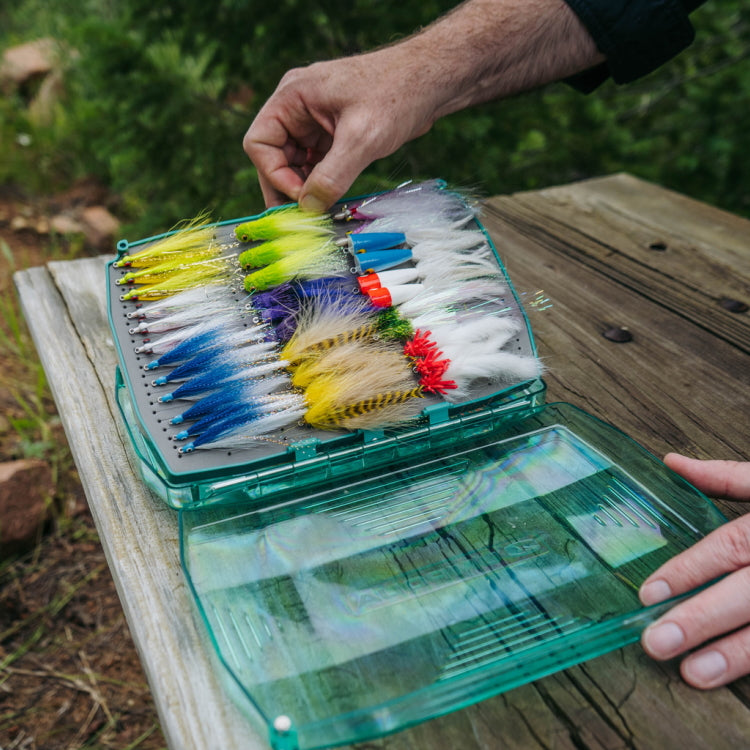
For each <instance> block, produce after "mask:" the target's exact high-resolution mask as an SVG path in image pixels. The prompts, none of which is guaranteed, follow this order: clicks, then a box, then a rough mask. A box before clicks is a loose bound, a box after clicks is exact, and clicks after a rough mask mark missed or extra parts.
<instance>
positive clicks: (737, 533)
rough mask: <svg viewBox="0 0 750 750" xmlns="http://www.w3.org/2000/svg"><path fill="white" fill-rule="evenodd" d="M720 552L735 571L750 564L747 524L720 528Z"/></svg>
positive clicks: (732, 524)
mask: <svg viewBox="0 0 750 750" xmlns="http://www.w3.org/2000/svg"><path fill="white" fill-rule="evenodd" d="M719 539H720V544H721V548H720V552H721V554H722V555H723V557H724V558H725V560H726V561H727V564H728V565H729V566H730V569H737V568H740V567H743V566H745V565H748V564H750V526H748V524H747V523H736V522H735V523H728V524H726V526H722V527H721V534H720V535H719Z"/></svg>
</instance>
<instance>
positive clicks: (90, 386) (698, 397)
mask: <svg viewBox="0 0 750 750" xmlns="http://www.w3.org/2000/svg"><path fill="white" fill-rule="evenodd" d="M483 221H484V223H485V226H486V227H487V229H488V230H489V232H490V234H491V235H492V237H493V240H494V241H495V243H496V246H497V248H498V250H499V252H500V254H501V256H502V258H503V260H504V262H505V264H506V266H507V268H508V271H509V273H510V276H511V278H512V279H513V281H514V284H515V286H516V288H517V290H518V291H519V292H520V293H521V294H524V293H525V294H528V295H530V296H533V294H534V293H535V292H536V291H537V290H539V289H543V290H544V293H545V295H546V296H547V297H549V299H550V300H551V302H552V307H551V308H550V309H547V310H545V311H543V312H542V311H537V310H535V309H531V310H530V311H529V314H530V316H531V324H532V328H533V330H534V332H535V338H536V341H537V346H538V349H539V353H540V355H541V357H542V359H543V361H544V363H545V365H546V368H547V375H546V376H545V379H546V382H547V384H548V398H547V400H548V401H567V402H570V403H573V404H575V405H577V406H581V407H582V408H584V409H585V410H586V411H588V412H590V413H592V414H594V415H596V416H598V417H600V418H602V419H604V420H605V421H607V422H610V423H612V424H614V425H615V426H617V427H619V428H620V429H622V430H623V431H624V432H626V433H628V434H629V435H631V436H632V437H633V438H635V439H636V440H638V441H639V442H640V443H641V444H642V445H644V446H645V447H646V448H647V449H649V450H650V451H652V452H653V453H655V454H656V455H662V454H663V453H664V452H666V451H668V450H678V451H682V452H685V453H687V454H690V455H695V456H700V457H715V458H729V459H749V458H750V418H749V417H750V356H748V355H749V354H750V313H748V312H747V303H749V302H750V221H747V220H746V219H743V218H739V217H737V216H733V215H731V214H729V213H726V212H723V211H720V210H718V209H716V208H712V207H711V206H708V205H705V204H702V203H699V202H697V201H694V200H691V199H689V198H686V197H684V196H682V195H679V194H677V193H674V192H671V191H668V190H665V189H663V188H660V187H658V186H655V185H653V184H650V183H647V182H644V181H642V180H639V179H636V178H634V177H632V176H630V175H627V174H618V175H613V176H609V177H603V178H598V179H592V180H586V181H583V182H577V183H574V184H570V185H563V186H560V187H552V188H548V189H544V190H537V191H532V192H524V193H519V194H515V195H508V196H497V197H493V198H490V199H489V200H488V201H487V202H486V208H485V211H484V215H483ZM106 260H108V258H104V257H102V258H86V259H80V260H73V261H57V262H51V263H49V264H48V265H47V266H46V267H40V268H32V269H29V270H26V271H21V272H19V273H18V274H16V284H17V287H18V290H19V293H20V297H21V302H22V306H23V310H24V313H25V316H26V319H27V321H28V323H29V326H30V328H31V331H32V335H33V337H34V340H35V342H36V346H37V348H38V351H39V354H40V357H41V359H42V363H43V365H44V368H45V370H46V373H47V377H48V379H49V382H50V386H51V389H52V392H53V394H54V397H55V400H56V402H57V406H58V409H59V412H60V415H61V418H62V420H63V423H64V425H65V430H66V433H67V436H68V439H69V441H70V445H71V449H72V452H73V455H74V457H75V460H76V463H77V465H78V470H79V473H80V476H81V480H82V482H83V486H84V489H85V492H86V496H87V498H88V502H89V505H90V507H91V511H92V513H93V516H94V519H95V521H96V525H97V528H98V531H99V534H100V537H101V542H102V545H103V547H104V550H105V552H106V555H107V559H108V562H109V566H110V569H111V572H112V576H113V578H114V581H115V584H116V586H117V590H118V592H119V595H120V598H121V601H122V606H123V609H124V611H125V615H126V617H127V620H128V624H129V626H130V630H131V632H132V636H133V639H134V640H135V643H136V645H137V647H138V650H139V652H140V655H141V659H142V662H143V666H144V669H145V671H146V675H147V677H148V680H149V684H150V686H151V689H152V692H153V696H154V701H155V704H156V708H157V710H158V713H159V716H160V719H161V724H162V729H163V732H164V735H165V737H166V739H167V742H168V743H169V746H170V747H171V748H174V749H176V750H189V749H190V748H196V749H200V750H206V749H208V748H220V749H221V750H232V749H234V748H237V749H239V748H242V749H243V750H245V749H247V750H251V749H253V748H265V747H267V746H268V740H267V738H266V736H265V735H264V734H263V732H262V730H261V729H259V728H257V727H255V726H254V725H251V724H250V723H248V721H247V719H246V718H245V717H244V715H243V713H242V712H241V710H240V709H239V708H238V707H237V706H236V704H235V703H234V702H233V701H232V699H231V698H230V697H229V696H228V693H227V687H226V684H225V682H224V681H223V680H222V679H221V677H220V670H221V669H222V667H221V666H220V664H219V662H218V660H217V658H216V657H215V656H214V653H213V651H212V649H211V647H210V644H209V641H208V640H207V638H206V637H205V631H204V625H203V623H202V621H201V620H200V617H199V614H198V612H197V610H196V608H195V606H194V604H193V600H192V597H191V595H190V592H189V590H188V587H187V584H186V581H185V578H184V576H183V573H182V571H181V568H180V560H179V542H178V528H177V515H176V512H175V511H173V510H171V509H170V508H168V507H167V506H166V505H165V504H164V503H163V502H162V501H161V500H159V499H157V498H156V497H155V496H154V495H152V494H151V493H150V492H149V491H148V490H147V489H146V487H145V486H144V484H143V483H142V481H141V480H140V478H139V476H138V473H137V468H136V460H135V458H134V456H133V453H132V450H131V447H130V444H129V440H128V438H127V436H126V433H125V431H124V428H123V425H122V424H121V420H120V416H119V413H118V411H117V407H116V405H115V399H114V391H115V380H114V374H115V365H116V354H115V349H114V346H113V342H112V338H111V335H110V331H109V326H108V323H107V314H106V301H105V277H104V264H105V261H106ZM620 328H625V329H627V331H628V332H629V333H630V334H631V335H632V340H630V341H626V342H616V341H612V340H610V339H609V338H607V337H605V336H604V335H603V334H604V333H605V331H607V330H609V329H615V330H618V329H620ZM718 505H719V507H720V508H721V509H722V510H723V511H724V512H725V513H726V514H727V515H728V516H730V517H733V516H735V515H737V514H739V513H741V512H742V511H743V508H742V506H741V505H740V504H730V503H718ZM365 746H366V747H368V748H375V747H377V748H382V749H383V750H402V749H404V750H405V749H406V748H410V749H412V748H413V749H416V748H421V749H422V750H426V749H428V748H429V749H430V750H431V749H432V748H434V747H443V748H461V749H462V750H475V749H479V748H483V749H487V750H489V749H490V748H491V749H493V750H494V749H495V748H504V749H505V750H512V749H514V748H523V749H524V750H526V749H529V748H606V749H607V750H612V749H613V748H639V749H643V750H649V749H652V748H653V749H657V748H658V749H660V750H661V749H664V748H679V749H680V750H687V749H688V748H711V749H712V750H720V749H721V748H732V749H733V750H735V749H736V748H743V747H750V680H748V679H747V678H746V679H743V680H740V681H738V682H736V683H735V684H733V685H731V686H730V687H726V688H721V689H717V690H713V691H710V692H700V691H697V690H694V689H692V688H690V687H688V686H686V685H685V684H684V683H683V682H682V680H681V679H680V676H679V672H678V664H677V662H670V663H664V664H659V663H656V662H653V661H651V660H650V659H649V658H647V657H646V656H645V654H644V653H643V651H642V650H641V648H640V646H639V645H638V644H634V645H632V646H628V647H626V648H623V649H620V650H618V651H616V652H613V653H610V654H608V655H605V656H601V657H599V658H597V659H593V660H591V661H589V662H587V663H584V664H582V665H580V666H576V667H573V668H570V669H567V670H565V671H564V672H560V673H558V674H555V675H552V676H550V677H546V678H544V679H541V680H538V681H536V682H534V683H533V684H529V685H526V686H524V687H520V688H517V689H515V690H512V691H510V692H508V693H506V694H503V695H499V696H497V697H494V698H491V699H489V700H485V701H483V702H481V703H479V704H477V705H474V706H471V707H469V708H466V709H463V710H461V711H458V712H455V713H453V714H451V715H448V716H445V717H442V718H439V719H435V720H433V721H430V722H427V723H425V724H422V725H419V726H416V727H413V728H411V729H409V730H406V731H403V732H400V733H397V734H395V735H392V736H390V737H388V738H385V739H382V740H377V741H375V742H372V743H366V745H365Z"/></svg>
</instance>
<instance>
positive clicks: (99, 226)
mask: <svg viewBox="0 0 750 750" xmlns="http://www.w3.org/2000/svg"><path fill="white" fill-rule="evenodd" d="M80 220H81V225H82V226H83V231H84V234H85V235H86V239H87V240H88V241H89V243H90V244H91V245H93V246H94V247H95V248H97V249H99V250H104V249H106V248H108V247H109V245H111V243H112V241H113V240H114V237H115V235H116V234H117V232H119V231H120V222H119V221H118V220H117V219H116V218H115V217H114V216H113V215H112V214H111V213H110V212H109V211H108V210H107V209H106V208H105V207H104V206H88V207H87V208H84V209H83V210H82V211H81V216H80Z"/></svg>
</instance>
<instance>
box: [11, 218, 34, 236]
mask: <svg viewBox="0 0 750 750" xmlns="http://www.w3.org/2000/svg"><path fill="white" fill-rule="evenodd" d="M10 228H11V229H12V230H13V231H14V232H20V231H22V230H24V229H28V228H29V220H28V219H27V218H26V217H25V216H18V215H17V216H14V217H13V218H12V219H11V220H10Z"/></svg>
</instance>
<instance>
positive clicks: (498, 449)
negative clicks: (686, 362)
mask: <svg viewBox="0 0 750 750" xmlns="http://www.w3.org/2000/svg"><path fill="white" fill-rule="evenodd" d="M451 429H452V431H453V434H454V436H455V439H454V440H453V441H452V445H449V444H446V443H443V444H442V446H441V448H440V449H439V450H437V451H434V452H432V451H430V450H422V451H421V452H415V454H414V455H413V456H412V457H411V460H409V461H405V462H404V461H401V462H399V463H398V464H394V465H392V466H385V467H380V468H379V469H378V470H377V471H371V472H369V473H368V472H364V473H363V474H362V475H361V476H359V477H358V478H357V479H356V480H354V481H352V480H351V479H350V480H349V481H348V483H347V484H346V485H344V486H342V485H340V484H337V483H336V482H331V483H329V484H325V483H322V484H319V485H316V486H309V485H301V486H297V487H293V488H290V489H289V490H287V491H285V492H280V493H278V495H277V497H276V498H275V502H274V503H271V504H270V505H269V506H267V507H264V508H263V509H257V510H248V509H247V506H246V505H245V506H237V507H231V506H229V507H228V506H222V507H221V508H219V509H217V508H206V509H201V510H193V511H190V512H184V511H183V512H181V513H180V517H181V526H182V553H183V564H184V568H185V572H186V574H187V576H188V579H189V581H190V584H191V586H192V588H193V591H194V593H195V597H196V601H197V603H198V605H199V608H200V610H201V612H202V615H203V617H204V619H205V622H206V625H207V627H208V630H209V633H210V637H211V638H212V640H213V641H214V643H215V645H216V648H217V649H218V653H219V655H220V657H221V659H222V661H223V662H224V664H225V666H226V668H227V670H228V671H229V674H230V675H231V677H232V678H233V679H234V680H235V681H236V683H237V684H238V686H239V687H240V689H241V693H242V694H243V695H244V697H245V705H246V706H247V708H248V710H249V711H250V712H251V713H252V714H254V715H256V716H259V717H260V718H261V719H262V720H263V721H264V722H265V723H266V724H267V726H268V730H269V734H270V737H271V742H272V744H273V745H274V746H276V747H279V748H282V747H296V746H299V747H300V748H319V747H327V746H331V745H336V744H342V743H346V742H353V741H358V740H363V739H367V738H372V737H376V736H379V735H382V734H386V733H389V732H392V731H396V730H399V729H402V728H405V727H407V726H409V725H412V724H415V723H417V722H420V721H424V720H426V719H429V718H431V717H434V716H438V715H440V714H444V713H446V712H449V711H452V710H455V709H457V708H461V707H463V706H466V705H468V704H470V703H474V702H476V701H479V700H481V699H483V698H486V697H488V696H490V695H493V694H497V693H500V692H503V691H505V690H508V689H510V688H513V687H515V686H518V685H520V684H523V683H526V682H530V681H532V680H534V679H537V678H539V677H541V676H543V675H546V674H549V673H551V672H554V671H557V670H559V669H562V668H565V667H567V666H570V665H572V664H575V663H579V662H581V661H584V660H586V659H589V658H591V657H594V656H597V655H599V654H602V653H605V652H607V651H609V650H611V649H613V648H616V647H619V646H622V645H624V644H626V643H628V642H632V641H634V640H636V639H637V638H638V637H639V634H640V631H641V630H642V629H643V627H644V626H645V625H646V624H647V623H648V622H649V621H650V620H651V619H653V618H654V617H655V616H656V615H657V614H658V613H659V612H660V611H662V610H663V609H664V607H665V605H660V606H659V607H655V608H643V607H642V606H641V605H640V603H639V600H638V596H637V591H638V588H639V586H640V584H641V582H642V581H643V580H644V579H645V578H646V577H647V576H648V575H649V574H650V573H651V572H652V571H653V570H655V569H656V568H657V567H658V566H659V565H660V564H661V563H663V562H664V561H665V560H667V559H668V558H670V557H672V556H673V555H674V554H676V553H677V552H679V551H681V550H683V549H685V548H686V547H688V546H690V545H691V544H692V543H694V542H695V541H696V540H697V539H699V538H700V537H702V536H703V535H705V534H706V533H707V532H709V531H710V530H711V529H713V528H715V527H716V526H718V525H720V524H721V523H722V522H723V521H724V519H723V517H722V516H721V514H720V513H719V512H718V511H717V510H716V508H715V507H714V506H713V505H712V504H711V503H710V502H709V501H708V500H707V499H706V498H705V497H704V496H703V495H701V494H700V493H698V492H697V491H696V490H695V489H694V488H692V487H691V486H690V485H688V484H687V483H686V482H684V481H683V480H682V479H680V478H679V477H677V476H676V475H675V474H673V473H672V472H670V471H669V470H668V469H667V468H666V467H665V466H664V465H663V464H661V462H659V461H658V460H657V459H655V458H654V457H653V456H651V455H650V454H648V453H647V452H646V451H645V450H643V449H642V448H641V447H640V446H638V445H637V444H636V443H634V442H633V441H632V440H630V439H629V438H628V437H626V436H625V435H624V434H622V433H621V432H619V431H617V430H615V429H614V428H612V427H610V426H608V425H605V424H603V423H602V422H600V421H599V420H596V419H594V418H593V417H590V416H589V415H586V414H585V413H583V412H581V411H580V410H578V409H576V408H574V407H572V406H570V405H567V404H552V405H549V406H545V407H538V408H534V409H529V410H527V411H525V412H523V413H520V414H518V415H516V416H515V417H510V418H508V417H505V418H503V419H500V418H498V421H497V422H496V423H495V424H493V425H492V429H490V430H489V431H485V430H476V429H475V426H474V427H471V428H469V427H468V426H467V427H465V428H464V427H463V426H462V425H461V424H454V425H451Z"/></svg>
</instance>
